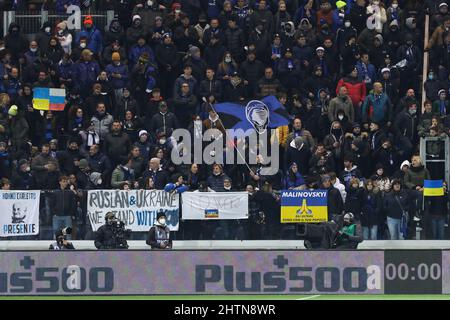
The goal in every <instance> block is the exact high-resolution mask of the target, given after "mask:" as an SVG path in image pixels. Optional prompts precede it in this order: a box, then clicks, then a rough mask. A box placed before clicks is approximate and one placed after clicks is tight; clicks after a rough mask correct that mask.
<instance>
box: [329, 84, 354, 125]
mask: <svg viewBox="0 0 450 320" xmlns="http://www.w3.org/2000/svg"><path fill="white" fill-rule="evenodd" d="M347 93H348V90H347V87H345V86H342V87H340V88H339V93H338V96H337V97H336V98H333V99H331V101H330V105H329V107H328V119H329V120H330V122H333V121H335V120H338V118H337V114H338V111H339V110H342V111H344V114H345V115H346V116H347V117H348V119H349V121H350V122H353V121H354V120H355V111H354V107H353V104H352V101H351V99H350V97H349V96H348V94H347Z"/></svg>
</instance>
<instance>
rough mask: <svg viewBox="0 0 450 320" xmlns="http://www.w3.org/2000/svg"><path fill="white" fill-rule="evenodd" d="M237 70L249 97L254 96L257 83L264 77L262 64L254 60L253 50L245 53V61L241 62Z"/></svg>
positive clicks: (254, 53)
mask: <svg viewBox="0 0 450 320" xmlns="http://www.w3.org/2000/svg"><path fill="white" fill-rule="evenodd" d="M239 70H240V71H241V77H242V79H244V83H246V84H247V92H248V94H249V96H250V97H252V96H254V95H255V94H256V89H257V83H258V81H259V79H261V78H262V77H263V76H264V64H263V63H262V62H261V61H259V60H257V59H256V52H255V51H254V50H249V51H247V59H246V60H245V61H244V62H242V64H241V66H240V68H239Z"/></svg>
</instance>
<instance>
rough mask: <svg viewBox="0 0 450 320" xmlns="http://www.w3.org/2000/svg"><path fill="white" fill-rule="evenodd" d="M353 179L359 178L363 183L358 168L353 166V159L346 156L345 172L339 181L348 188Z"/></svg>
mask: <svg viewBox="0 0 450 320" xmlns="http://www.w3.org/2000/svg"><path fill="white" fill-rule="evenodd" d="M352 178H357V179H359V180H360V181H361V180H362V178H363V176H362V174H361V172H360V171H359V169H358V167H357V166H356V165H354V164H353V158H352V157H351V156H345V157H344V170H343V171H342V173H341V176H340V178H339V180H340V181H341V182H342V183H343V184H345V186H346V187H348V186H349V185H350V181H351V179H352Z"/></svg>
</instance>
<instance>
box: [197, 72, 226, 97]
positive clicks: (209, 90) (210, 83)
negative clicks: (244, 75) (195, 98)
mask: <svg viewBox="0 0 450 320" xmlns="http://www.w3.org/2000/svg"><path fill="white" fill-rule="evenodd" d="M199 95H200V98H202V99H203V98H205V99H208V97H210V96H213V97H214V98H215V99H216V100H219V101H220V99H221V97H222V84H221V83H220V80H217V79H215V72H214V69H213V68H211V67H209V68H207V69H206V79H205V80H202V81H201V82H200V87H199Z"/></svg>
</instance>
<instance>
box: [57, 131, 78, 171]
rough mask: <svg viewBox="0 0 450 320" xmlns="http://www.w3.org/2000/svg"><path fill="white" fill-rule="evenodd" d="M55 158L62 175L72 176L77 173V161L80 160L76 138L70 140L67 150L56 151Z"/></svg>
mask: <svg viewBox="0 0 450 320" xmlns="http://www.w3.org/2000/svg"><path fill="white" fill-rule="evenodd" d="M56 158H57V159H58V161H59V168H60V169H61V172H62V173H63V174H67V175H69V174H73V173H75V172H76V171H77V167H78V161H79V160H80V159H81V158H82V156H81V154H80V151H79V150H78V141H77V139H76V138H70V140H69V146H68V147H67V150H64V151H57V152H56Z"/></svg>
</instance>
